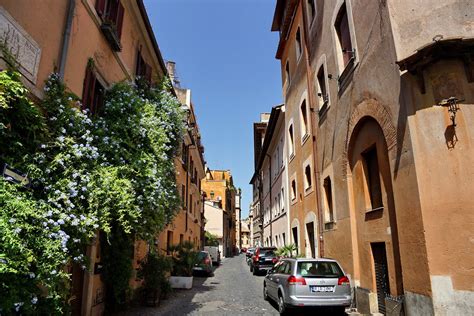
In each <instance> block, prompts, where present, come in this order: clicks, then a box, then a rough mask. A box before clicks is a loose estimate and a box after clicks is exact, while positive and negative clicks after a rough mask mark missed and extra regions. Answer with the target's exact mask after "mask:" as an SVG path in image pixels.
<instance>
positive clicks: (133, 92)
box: [0, 71, 184, 313]
mask: <svg viewBox="0 0 474 316" xmlns="http://www.w3.org/2000/svg"><path fill="white" fill-rule="evenodd" d="M168 88H169V86H167V84H164V86H160V87H159V88H147V89H145V88H139V87H137V86H134V85H131V84H128V83H119V84H116V85H114V86H113V87H112V88H111V89H110V91H108V92H107V95H106V103H105V107H104V109H103V113H102V116H100V117H90V116H89V115H88V113H87V112H85V111H81V110H80V107H81V105H80V103H79V102H78V101H77V97H75V96H74V95H72V94H71V93H69V92H68V91H67V89H66V86H65V85H64V83H63V82H62V81H61V80H60V78H59V76H57V75H51V76H50V78H49V79H48V81H47V82H46V85H45V89H44V92H45V93H44V99H43V100H42V102H41V104H39V105H38V106H35V105H34V104H33V103H31V101H29V99H28V91H27V90H26V88H24V86H23V85H22V84H21V82H20V81H19V75H18V74H17V73H14V72H10V71H2V72H0V146H2V151H1V152H0V162H6V163H8V164H10V165H12V166H13V167H15V168H17V169H19V170H22V171H23V172H25V173H27V174H28V177H29V178H30V179H35V180H37V181H38V182H40V183H41V188H40V189H36V190H31V191H24V189H21V190H19V189H17V188H16V187H15V186H14V185H11V184H8V183H6V182H5V180H3V179H0V206H1V207H0V209H2V213H1V214H0V229H1V232H0V233H1V236H0V238H2V245H0V250H1V252H0V260H1V261H0V273H1V274H0V286H1V288H0V291H1V292H0V297H2V300H0V311H1V310H3V311H11V310H13V309H18V310H19V312H21V313H34V312H38V311H39V310H40V309H38V306H40V307H41V306H49V307H48V308H49V311H50V312H51V313H54V311H58V312H60V311H64V310H65V309H64V308H65V305H66V302H67V301H68V298H67V296H68V295H69V290H68V289H67V286H66V285H67V284H68V282H67V280H68V278H69V277H70V276H69V275H68V274H67V273H66V272H65V269H64V268H65V265H66V264H68V263H70V262H77V263H80V264H82V265H83V267H84V268H85V267H86V266H87V260H86V258H85V256H84V255H85V254H84V253H83V251H84V249H85V246H86V245H88V244H90V240H91V238H93V237H95V236H96V235H97V232H98V231H102V232H104V233H105V234H106V236H105V237H103V242H102V243H101V245H102V246H103V247H102V251H103V255H104V258H106V259H104V264H105V266H104V270H105V272H104V279H105V280H106V282H107V284H108V287H110V289H111V290H110V291H109V292H110V294H111V295H112V296H111V299H110V301H111V302H113V303H117V304H119V305H120V304H122V303H123V302H124V300H125V299H126V298H127V295H128V282H129V278H130V276H131V269H132V266H131V256H132V253H131V249H132V247H133V241H134V236H137V237H139V238H143V239H146V240H149V239H151V238H152V237H153V236H155V235H156V234H157V233H158V232H160V231H161V230H162V229H163V227H165V226H166V225H167V224H169V223H170V222H171V221H172V220H173V218H174V216H175V214H176V211H177V210H178V209H179V203H180V201H179V195H178V192H177V189H176V182H175V179H176V177H175V169H174V163H173V158H174V155H176V153H177V151H178V148H179V144H180V143H181V141H182V137H183V136H182V135H183V133H184V126H183V113H182V112H181V109H180V104H179V102H178V101H177V100H176V98H175V97H174V96H173V95H171V94H170V92H169V90H163V89H168ZM4 210H5V211H4ZM12 220H13V221H12ZM20 230H21V231H20ZM17 232H18V233H17ZM26 232H28V233H26ZM104 244H105V246H104ZM31 273H32V274H31ZM33 274H34V275H35V279H34V281H31V282H26V280H28V279H25V277H24V276H25V275H27V276H30V275H33ZM26 283H27V284H26ZM39 289H41V291H40V290H39ZM31 301H33V302H35V304H33V303H28V302H31ZM15 304H16V305H15ZM33 311H34V312H33Z"/></svg>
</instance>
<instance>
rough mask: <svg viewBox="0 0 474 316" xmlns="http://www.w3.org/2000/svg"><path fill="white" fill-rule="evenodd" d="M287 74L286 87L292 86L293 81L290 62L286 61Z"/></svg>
mask: <svg viewBox="0 0 474 316" xmlns="http://www.w3.org/2000/svg"><path fill="white" fill-rule="evenodd" d="M285 75H286V87H287V88H288V87H289V86H290V82H291V77H290V62H288V61H287V62H286V66H285Z"/></svg>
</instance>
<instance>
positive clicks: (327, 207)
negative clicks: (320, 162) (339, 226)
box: [323, 177, 334, 223]
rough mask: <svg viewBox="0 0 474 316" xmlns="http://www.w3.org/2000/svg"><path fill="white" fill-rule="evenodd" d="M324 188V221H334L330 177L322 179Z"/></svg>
mask: <svg viewBox="0 0 474 316" xmlns="http://www.w3.org/2000/svg"><path fill="white" fill-rule="evenodd" d="M323 189H324V213H325V217H326V222H328V223H332V222H334V211H333V207H332V185H331V178H330V177H326V178H325V179H324V181H323Z"/></svg>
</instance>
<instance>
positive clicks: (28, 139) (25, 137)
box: [0, 71, 46, 168]
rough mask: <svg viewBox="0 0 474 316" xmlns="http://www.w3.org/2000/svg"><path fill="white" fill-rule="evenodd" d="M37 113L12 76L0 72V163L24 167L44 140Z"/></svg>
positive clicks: (15, 78)
mask: <svg viewBox="0 0 474 316" xmlns="http://www.w3.org/2000/svg"><path fill="white" fill-rule="evenodd" d="M45 133H46V125H45V120H44V118H43V116H42V115H41V112H40V111H39V110H38V108H37V107H36V106H34V104H33V103H32V102H31V101H30V100H29V99H28V90H27V89H26V88H25V87H24V86H23V84H22V83H21V82H20V75H19V74H18V73H16V72H11V71H1V72H0V148H2V150H1V151H0V161H3V162H5V163H8V164H10V165H12V166H14V167H16V168H21V167H24V163H25V159H26V156H27V155H31V154H33V153H34V152H35V150H36V149H37V148H38V147H39V145H40V144H41V142H42V141H43V139H44V138H45V136H46V135H45Z"/></svg>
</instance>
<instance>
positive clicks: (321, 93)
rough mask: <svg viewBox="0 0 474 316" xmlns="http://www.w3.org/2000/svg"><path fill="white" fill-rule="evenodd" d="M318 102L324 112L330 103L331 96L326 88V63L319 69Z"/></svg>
mask: <svg viewBox="0 0 474 316" xmlns="http://www.w3.org/2000/svg"><path fill="white" fill-rule="evenodd" d="M317 78H318V103H319V111H320V112H323V111H324V109H325V108H326V107H327V105H328V101H329V97H328V92H327V88H326V72H325V71H324V65H321V67H320V68H319V70H318V75H317ZM320 114H321V113H320Z"/></svg>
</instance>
